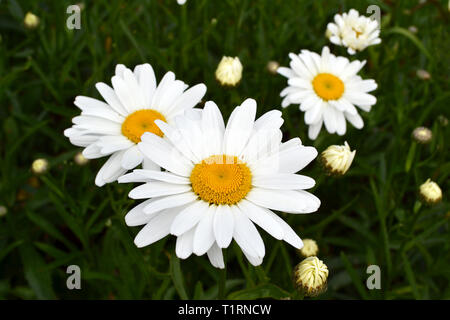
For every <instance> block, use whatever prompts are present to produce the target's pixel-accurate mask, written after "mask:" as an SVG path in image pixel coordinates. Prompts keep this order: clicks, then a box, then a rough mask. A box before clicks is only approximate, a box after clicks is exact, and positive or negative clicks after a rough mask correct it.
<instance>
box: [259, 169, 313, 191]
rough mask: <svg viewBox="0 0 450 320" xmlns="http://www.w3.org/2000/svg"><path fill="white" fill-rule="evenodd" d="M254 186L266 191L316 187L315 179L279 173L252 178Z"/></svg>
mask: <svg viewBox="0 0 450 320" xmlns="http://www.w3.org/2000/svg"><path fill="white" fill-rule="evenodd" d="M252 185H254V186H256V187H261V188H266V189H280V190H286V189H288V190H300V189H310V188H312V187H314V185H315V181H314V179H312V178H310V177H307V176H303V175H300V174H292V173H277V174H268V175H258V176H254V177H252Z"/></svg>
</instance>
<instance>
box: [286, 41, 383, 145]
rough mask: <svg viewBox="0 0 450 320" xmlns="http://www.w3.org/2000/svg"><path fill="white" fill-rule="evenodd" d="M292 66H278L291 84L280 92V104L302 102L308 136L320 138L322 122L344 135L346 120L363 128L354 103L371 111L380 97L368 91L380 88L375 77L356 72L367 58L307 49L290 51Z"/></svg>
mask: <svg viewBox="0 0 450 320" xmlns="http://www.w3.org/2000/svg"><path fill="white" fill-rule="evenodd" d="M289 57H290V58H291V63H290V67H291V68H286V67H280V68H278V70H277V71H278V73H279V74H281V75H282V76H284V77H286V78H288V87H287V88H285V89H284V90H283V91H281V93H280V96H281V97H284V99H283V101H282V104H281V106H282V107H284V108H285V107H287V106H289V105H291V104H299V105H300V110H301V111H303V112H305V123H306V124H307V125H308V126H309V130H308V136H309V138H310V139H312V140H314V139H316V138H317V136H318V134H319V132H320V129H321V128H322V125H323V124H325V128H326V130H327V131H328V132H329V133H337V134H338V135H344V134H345V132H346V130H347V125H346V120H347V121H348V122H350V123H351V124H352V125H353V126H354V127H355V128H357V129H361V128H362V127H363V126H364V122H363V120H362V118H361V116H360V115H359V114H358V111H357V109H356V108H355V106H357V107H359V108H360V109H362V110H364V111H367V112H368V111H370V109H371V106H372V105H374V104H375V103H376V102H377V99H376V98H375V97H374V96H372V95H370V94H368V93H367V92H370V91H373V90H375V89H376V88H377V84H376V83H375V81H374V80H372V79H369V80H363V79H362V78H361V77H360V76H358V75H357V73H358V72H359V71H360V70H361V68H362V67H363V66H364V65H365V63H366V62H365V61H363V62H361V61H358V60H355V61H352V62H350V61H349V60H348V59H347V58H345V57H336V56H335V55H333V54H331V53H330V50H329V49H328V47H324V48H323V49H322V55H321V56H320V55H318V54H317V53H315V52H311V51H308V50H302V51H301V53H300V54H298V55H296V54H293V53H290V54H289Z"/></svg>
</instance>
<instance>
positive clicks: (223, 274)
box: [217, 251, 227, 300]
mask: <svg viewBox="0 0 450 320" xmlns="http://www.w3.org/2000/svg"><path fill="white" fill-rule="evenodd" d="M225 252H226V251H225ZM225 252H224V264H225V268H223V269H221V270H220V275H219V293H218V295H217V298H218V299H219V300H224V299H225V283H226V280H227V264H226V259H225V258H226V257H225Z"/></svg>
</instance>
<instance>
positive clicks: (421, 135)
mask: <svg viewBox="0 0 450 320" xmlns="http://www.w3.org/2000/svg"><path fill="white" fill-rule="evenodd" d="M412 136H413V138H414V140H416V141H417V142H418V143H422V144H427V143H430V142H431V139H432V138H433V133H432V132H431V130H430V129H428V128H425V127H418V128H415V129H414V131H413V132H412Z"/></svg>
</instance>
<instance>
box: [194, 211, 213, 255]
mask: <svg viewBox="0 0 450 320" xmlns="http://www.w3.org/2000/svg"><path fill="white" fill-rule="evenodd" d="M216 210H217V206H216V205H210V206H209V208H208V211H207V212H206V214H204V215H203V217H202V219H201V220H200V222H199V223H198V224H197V227H196V228H195V235H194V253H195V254H196V255H198V256H201V255H203V254H205V252H206V251H208V250H209V248H211V246H212V245H213V243H214V242H215V240H216V239H215V237H214V229H213V221H214V215H215V213H216Z"/></svg>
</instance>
